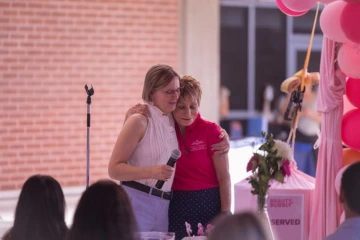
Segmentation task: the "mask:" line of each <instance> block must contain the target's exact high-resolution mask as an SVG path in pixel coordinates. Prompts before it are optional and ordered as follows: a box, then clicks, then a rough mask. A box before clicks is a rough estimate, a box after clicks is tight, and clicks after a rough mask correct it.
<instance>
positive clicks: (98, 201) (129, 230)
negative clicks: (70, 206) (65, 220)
mask: <svg viewBox="0 0 360 240" xmlns="http://www.w3.org/2000/svg"><path fill="white" fill-rule="evenodd" d="M135 234H136V222H135V217H134V213H133V210H132V208H131V204H130V200H129V198H128V196H127V194H126V192H125V191H124V189H123V188H122V187H121V186H119V185H118V184H116V183H114V182H112V181H110V180H101V181H98V182H96V183H94V184H93V185H91V186H90V187H89V188H88V189H86V191H85V192H84V193H83V195H82V196H81V198H80V201H79V204H78V206H77V208H76V211H75V215H74V221H73V225H72V227H71V229H70V230H69V233H68V235H67V236H66V240H119V239H122V240H135V239H136V236H135Z"/></svg>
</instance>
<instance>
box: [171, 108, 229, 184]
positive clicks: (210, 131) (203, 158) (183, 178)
mask: <svg viewBox="0 0 360 240" xmlns="http://www.w3.org/2000/svg"><path fill="white" fill-rule="evenodd" d="M220 133H221V131H220V127H219V126H218V125H217V124H216V123H213V122H209V121H207V120H205V119H203V118H202V117H201V116H200V114H198V116H197V117H196V119H195V121H194V122H193V124H191V125H190V126H188V127H187V128H186V130H185V135H184V137H183V136H182V135H181V132H180V129H179V126H176V136H177V139H178V142H179V148H180V151H181V157H180V158H179V159H178V160H177V162H176V171H175V177H174V182H173V185H172V189H173V190H202V189H208V188H213V187H218V186H219V182H218V180H217V178H216V172H215V167H214V164H213V160H212V156H213V154H214V151H212V150H211V145H213V144H214V143H218V142H220V141H221V140H222V139H221V138H219V135H220Z"/></svg>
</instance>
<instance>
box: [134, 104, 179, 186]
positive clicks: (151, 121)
mask: <svg viewBox="0 0 360 240" xmlns="http://www.w3.org/2000/svg"><path fill="white" fill-rule="evenodd" d="M147 106H148V108H149V112H150V116H149V117H148V126H147V129H146V133H145V135H144V137H143V139H141V141H140V142H139V144H138V146H137V148H136V149H135V151H134V153H133V154H132V155H131V157H130V159H129V160H128V164H129V165H132V166H139V167H140V166H141V167H151V166H156V165H161V164H166V163H167V161H168V160H169V158H170V156H171V152H172V151H173V150H174V149H178V148H179V147H178V141H177V138H176V132H175V122H174V119H173V117H172V114H171V113H170V114H163V112H162V111H161V110H160V109H159V108H157V107H155V106H152V105H150V104H147ZM174 174H175V172H174ZM174 174H173V175H172V177H171V178H170V179H169V180H168V181H166V182H165V184H164V186H163V187H162V188H161V190H162V191H170V190H171V185H172V183H173V180H174ZM136 181H137V182H139V183H142V184H145V185H148V186H150V187H153V186H155V184H156V182H157V180H155V179H143V180H136Z"/></svg>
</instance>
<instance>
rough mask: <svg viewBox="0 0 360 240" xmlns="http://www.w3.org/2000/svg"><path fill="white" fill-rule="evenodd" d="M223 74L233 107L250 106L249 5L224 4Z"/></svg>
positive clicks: (221, 62)
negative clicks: (248, 104) (225, 5)
mask: <svg viewBox="0 0 360 240" xmlns="http://www.w3.org/2000/svg"><path fill="white" fill-rule="evenodd" d="M220 14H221V21H220V24H221V30H220V36H221V37H220V44H221V46H220V51H221V56H220V72H221V73H220V76H221V84H222V85H223V86H225V87H227V88H228V89H229V90H230V91H231V95H230V109H244V110H245V109H247V87H248V84H247V79H248V52H247V50H248V8H244V7H221V13H220Z"/></svg>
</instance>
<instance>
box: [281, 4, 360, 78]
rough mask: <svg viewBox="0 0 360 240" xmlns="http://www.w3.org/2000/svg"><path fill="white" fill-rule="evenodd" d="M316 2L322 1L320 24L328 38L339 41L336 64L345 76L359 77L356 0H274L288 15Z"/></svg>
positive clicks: (300, 12)
mask: <svg viewBox="0 0 360 240" xmlns="http://www.w3.org/2000/svg"><path fill="white" fill-rule="evenodd" d="M317 2H319V3H323V4H325V8H324V10H323V11H322V13H321V16H320V21H319V22H320V27H321V30H322V32H323V33H324V35H325V36H326V37H328V38H329V39H331V40H333V41H335V42H338V43H343V44H342V46H341V48H340V49H339V52H338V59H337V61H338V65H339V67H340V69H341V71H342V72H343V73H345V75H346V76H348V77H351V78H355V79H360V28H359V27H358V24H359V23H360V14H359V13H360V0H276V3H277V5H278V7H279V9H280V10H281V11H282V12H283V13H285V14H286V15H288V16H293V17H298V16H302V15H304V14H305V13H307V12H308V11H309V10H310V9H311V8H312V7H313V6H314V5H315V4H316V3H317Z"/></svg>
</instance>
